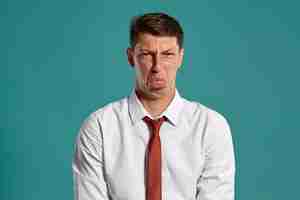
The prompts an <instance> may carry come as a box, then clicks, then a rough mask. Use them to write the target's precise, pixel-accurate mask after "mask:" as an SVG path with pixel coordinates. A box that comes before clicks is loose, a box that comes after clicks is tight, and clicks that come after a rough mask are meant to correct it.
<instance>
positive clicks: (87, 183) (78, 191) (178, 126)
mask: <svg viewBox="0 0 300 200" xmlns="http://www.w3.org/2000/svg"><path fill="white" fill-rule="evenodd" d="M183 54H184V49H183V31H182V28H181V27H180V25H179V23H178V22H177V21H176V20H175V19H174V18H173V17H171V16H168V15H167V14H164V13H148V14H144V15H141V16H138V17H135V18H133V20H132V22H131V26H130V48H128V49H127V56H128V62H129V64H130V65H131V66H132V67H133V69H134V71H135V87H134V89H133V91H132V94H131V95H130V96H129V97H126V98H124V99H121V100H119V101H116V102H112V103H110V104H108V105H106V106H105V107H103V108H101V109H98V110H97V111H95V112H94V113H92V114H91V115H90V116H89V117H88V118H87V119H86V120H85V122H84V123H83V125H82V127H81V129H80V131H79V134H78V137H77V142H76V152H75V156H74V160H73V173H74V187H75V188H74V189H75V199H77V200H108V199H113V200H125V199H126V200H144V199H146V200H192V199H193V200H194V199H197V200H233V199H234V176H235V161H234V151H233V144H232V138H231V133H230V128H229V126H228V123H227V121H226V120H225V118H224V117H222V116H221V115H220V114H218V113H217V112H215V111H213V110H211V109H209V108H207V107H205V106H204V105H202V104H200V103H197V102H192V101H189V100H186V99H185V98H183V97H181V96H180V94H179V92H178V90H177V89H176V73H177V70H178V69H179V68H180V66H181V63H182V59H183Z"/></svg>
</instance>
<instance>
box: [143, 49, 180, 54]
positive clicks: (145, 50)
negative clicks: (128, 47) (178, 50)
mask: <svg viewBox="0 0 300 200" xmlns="http://www.w3.org/2000/svg"><path fill="white" fill-rule="evenodd" d="M173 50H174V48H170V49H167V50H164V51H162V53H164V52H169V51H173ZM140 51H148V52H152V51H151V50H149V49H140ZM174 51H175V50H174Z"/></svg>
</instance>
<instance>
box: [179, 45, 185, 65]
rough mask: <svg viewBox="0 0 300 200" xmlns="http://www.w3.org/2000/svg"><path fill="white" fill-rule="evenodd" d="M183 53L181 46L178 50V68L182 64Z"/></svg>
mask: <svg viewBox="0 0 300 200" xmlns="http://www.w3.org/2000/svg"><path fill="white" fill-rule="evenodd" d="M183 55H184V48H181V49H180V50H179V66H178V68H180V67H181V65H182V61H183Z"/></svg>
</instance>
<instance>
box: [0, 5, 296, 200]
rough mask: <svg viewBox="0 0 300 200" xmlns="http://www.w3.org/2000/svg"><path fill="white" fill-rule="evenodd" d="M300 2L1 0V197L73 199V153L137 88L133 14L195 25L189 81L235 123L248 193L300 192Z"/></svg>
mask: <svg viewBox="0 0 300 200" xmlns="http://www.w3.org/2000/svg"><path fill="white" fill-rule="evenodd" d="M299 8H300V7H299V3H298V1H292V0H289V1H274V0H273V1H270V0H264V1H259V0H251V1H250V0H249V1H246V0H240V1H215V0H203V1H194V2H192V1H179V0H178V1H166V0H165V1H162V0H161V1H155V0H154V1H137V0H135V1H113V0H110V1H96V0H90V1H78V0H73V1H67V0H64V1H59V0H52V1H46V0H28V1H20V0H19V1H17V0H10V1H8V0H7V1H5V0H4V1H3V0H2V1H1V2H0V24H1V27H0V36H1V37H0V81H1V82H0V91H1V93H0V95H1V96H0V97H1V98H0V157H1V164H0V199H1V200H2V199H3V200H40V199H43V200H53V199H72V198H73V190H72V171H71V160H72V155H73V147H74V146H73V145H74V141H75V137H76V135H77V131H78V129H79V127H80V124H81V123H82V121H83V119H85V118H86V117H87V116H88V114H89V113H91V112H92V111H94V110H96V109H97V108H99V107H101V106H103V105H105V104H106V103H108V102H110V101H113V100H117V99H119V98H121V97H123V96H126V95H129V93H130V91H131V89H132V86H133V77H134V76H133V70H132V69H131V67H130V66H129V65H128V64H127V60H126V54H125V50H126V48H127V46H128V25H129V20H130V18H131V17H132V16H134V15H137V14H141V13H144V12H150V11H151V12H152V11H164V12H167V13H169V14H170V15H173V16H175V17H176V18H178V19H179V21H180V22H181V24H182V26H183V28H184V31H185V36H186V40H185V45H184V47H185V58H184V63H183V67H182V69H181V71H180V72H179V74H178V82H177V83H178V89H179V91H180V92H181V94H182V95H183V96H185V97H186V98H188V99H191V100H195V101H198V102H200V103H202V104H204V105H206V106H208V107H210V108H212V109H215V110H217V111H218V112H220V113H222V114H223V115H224V116H225V117H226V118H227V119H228V121H229V123H230V125H231V129H232V134H233V139H234V145H235V153H236V161H237V177H236V199H237V200H253V199H255V200H269V199H270V200H271V199H272V200H282V199H297V196H299V192H298V190H299V179H300V173H299V169H300V160H299V155H298V152H299V144H298V143H299V140H300V135H299V134H300V133H299V130H300V129H299V120H298V114H299V111H300V109H299V104H298V103H299V100H300V94H299V79H298V77H299V73H300V65H299V64H300V60H299V51H300V26H299V18H300V14H299V13H300V12H299Z"/></svg>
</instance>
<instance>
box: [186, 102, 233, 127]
mask: <svg viewBox="0 0 300 200" xmlns="http://www.w3.org/2000/svg"><path fill="white" fill-rule="evenodd" d="M182 99H183V102H184V103H183V105H184V106H183V112H184V114H185V115H186V116H187V119H188V120H198V121H201V122H203V123H205V124H206V125H207V126H212V127H216V128H218V127H227V126H228V121H227V119H226V118H225V116H224V114H222V113H220V112H218V111H216V110H214V109H213V108H210V107H208V106H206V105H204V104H202V103H200V102H198V101H192V100H188V99H185V98H182Z"/></svg>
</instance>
